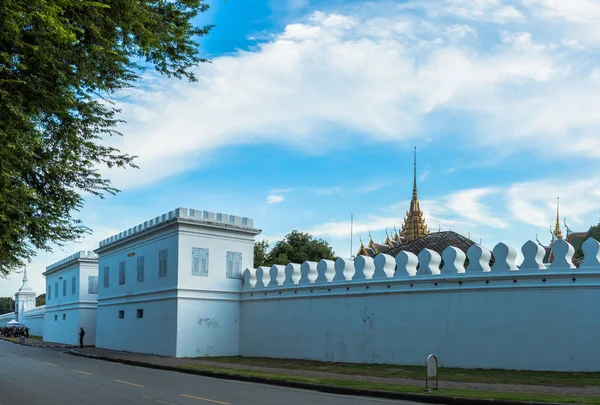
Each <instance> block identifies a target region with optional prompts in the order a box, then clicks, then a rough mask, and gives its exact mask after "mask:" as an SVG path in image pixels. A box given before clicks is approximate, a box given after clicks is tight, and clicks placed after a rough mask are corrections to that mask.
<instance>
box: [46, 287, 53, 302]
mask: <svg viewBox="0 0 600 405" xmlns="http://www.w3.org/2000/svg"><path fill="white" fill-rule="evenodd" d="M47 298H48V301H50V298H52V286H51V285H49V286H48V297H47Z"/></svg>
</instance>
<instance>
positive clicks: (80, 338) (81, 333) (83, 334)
mask: <svg viewBox="0 0 600 405" xmlns="http://www.w3.org/2000/svg"><path fill="white" fill-rule="evenodd" d="M84 336H85V331H84V330H83V328H79V347H83V337H84Z"/></svg>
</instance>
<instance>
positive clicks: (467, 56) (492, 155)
mask: <svg viewBox="0 0 600 405" xmlns="http://www.w3.org/2000/svg"><path fill="white" fill-rule="evenodd" d="M198 22H199V23H200V24H205V23H213V24H216V27H215V28H214V31H213V32H212V33H211V34H210V36H208V37H206V38H205V39H203V40H202V43H201V46H202V47H201V52H202V55H203V56H205V57H208V58H210V59H211V60H212V62H213V63H212V64H203V65H202V66H200V67H198V68H197V69H196V73H197V75H198V77H199V81H198V82H197V83H188V82H184V81H175V80H167V79H166V78H163V77H157V76H155V75H153V74H151V73H149V74H147V75H146V76H145V77H144V81H143V82H142V83H141V84H140V87H139V88H138V89H136V90H134V91H130V92H128V93H127V97H124V98H123V99H122V101H120V104H121V105H120V106H121V107H122V108H123V118H124V119H126V120H127V121H128V123H127V124H125V125H123V126H122V127H121V131H122V132H123V133H124V134H125V136H124V138H123V139H122V140H119V141H118V145H119V146H120V147H121V148H122V149H123V150H125V151H127V152H129V153H132V154H135V155H138V156H139V159H138V164H139V166H140V167H141V168H140V169H139V170H126V171H120V170H112V171H107V172H106V173H107V175H108V176H109V177H110V178H111V179H112V180H113V182H114V185H115V186H117V187H119V188H121V189H122V190H123V191H122V193H120V194H119V195H117V196H115V197H109V198H107V199H106V200H99V199H94V198H89V199H88V200H87V204H86V208H85V210H84V211H82V212H81V216H80V217H81V219H83V220H84V222H85V223H86V224H87V225H88V226H90V227H91V228H92V229H93V230H94V234H93V235H92V236H89V237H87V238H86V239H85V240H83V241H81V243H78V244H71V245H69V246H68V247H66V248H64V249H62V250H61V249H56V250H55V251H54V252H53V253H50V254H49V253H43V254H39V256H38V257H37V258H35V259H34V261H33V262H32V263H31V264H30V265H29V266H28V271H29V273H30V277H29V278H30V283H31V284H32V286H33V287H34V289H36V290H37V291H38V292H39V293H42V292H43V291H44V290H45V288H44V280H43V277H42V276H41V273H42V272H43V271H44V267H45V266H47V265H49V264H51V263H53V262H55V261H57V260H60V259H61V258H63V257H64V256H67V255H69V254H71V253H73V252H75V251H77V250H82V249H83V250H87V249H94V248H95V247H97V243H98V241H99V240H101V239H103V238H105V237H108V236H110V235H112V234H115V233H118V232H120V231H121V230H124V229H126V228H128V227H131V226H134V225H136V224H138V223H140V222H143V221H145V220H148V219H149V218H152V217H155V216H157V215H159V214H162V213H164V212H167V211H169V210H171V209H174V208H176V207H189V208H198V209H204V210H210V211H218V212H223V213H228V214H235V215H241V216H247V217H251V218H254V220H255V224H256V225H257V226H258V227H259V228H260V229H262V230H263V231H262V236H261V237H263V238H267V239H268V240H269V241H275V240H277V239H278V238H280V237H281V236H283V235H285V234H286V233H288V232H289V231H291V230H293V229H298V230H302V231H307V232H310V233H312V234H313V235H315V236H318V237H321V238H323V239H325V240H327V241H328V242H329V243H330V244H331V245H332V246H333V247H334V250H335V251H336V253H338V254H339V255H341V256H348V255H349V254H350V216H351V214H352V213H354V214H355V223H354V230H355V234H354V249H355V250H356V248H357V246H358V243H359V242H358V241H359V234H362V238H363V239H368V235H367V234H368V232H369V230H371V232H372V235H373V237H374V239H375V240H377V241H380V240H381V239H382V238H384V237H385V228H386V227H388V228H390V229H391V228H392V227H393V226H394V225H396V226H400V225H401V223H402V220H403V217H404V213H405V210H406V209H407V207H408V201H409V199H410V195H411V187H412V148H413V147H414V146H416V147H417V149H418V161H419V166H418V178H419V193H420V198H421V200H422V205H421V206H422V208H423V209H424V211H425V215H426V219H427V224H428V226H429V228H430V229H431V230H438V229H442V230H448V229H451V230H453V231H457V232H460V233H462V234H463V235H465V236H469V235H470V236H471V238H472V239H473V240H476V241H480V240H481V241H482V243H483V244H484V245H486V246H488V247H489V248H492V247H493V246H494V245H495V244H496V243H497V242H499V241H503V242H506V243H509V244H512V245H514V246H516V247H518V248H519V247H520V246H521V245H522V244H523V243H524V242H525V241H527V240H528V239H535V237H536V234H539V236H540V239H541V240H542V241H543V242H545V243H547V241H548V240H549V238H550V235H549V230H548V229H549V226H550V225H552V224H553V222H554V220H555V218H554V216H555V204H556V197H557V196H560V197H561V221H562V217H567V222H568V223H569V225H570V227H571V228H572V229H573V230H587V229H588V228H589V226H590V225H593V224H596V223H597V222H598V216H599V214H600V136H599V135H600V134H598V131H599V128H600V64H599V63H598V62H599V61H600V2H598V1H596V0H569V1H562V0H520V1H516V0H515V1H503V0H436V1H430V0H415V1H403V2H400V1H389V2H386V1H349V0H343V1H338V0H253V1H252V2H248V1H240V0H237V1H236V0H229V1H223V0H212V2H211V9H210V10H209V11H208V12H207V13H205V14H204V15H203V16H202V17H201V18H200V19H199V20H198ZM20 279H21V276H20V275H13V276H12V278H10V279H9V280H0V296H6V295H12V294H13V293H14V292H15V290H16V289H17V288H18V286H19V285H20Z"/></svg>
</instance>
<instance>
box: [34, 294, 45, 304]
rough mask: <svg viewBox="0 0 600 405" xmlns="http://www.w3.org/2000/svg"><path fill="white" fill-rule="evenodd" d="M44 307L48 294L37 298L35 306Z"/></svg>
mask: <svg viewBox="0 0 600 405" xmlns="http://www.w3.org/2000/svg"><path fill="white" fill-rule="evenodd" d="M42 305H46V293H44V294H41V295H38V296H37V297H35V306H36V307H40V306H42Z"/></svg>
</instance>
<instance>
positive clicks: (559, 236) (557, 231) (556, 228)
mask: <svg viewBox="0 0 600 405" xmlns="http://www.w3.org/2000/svg"><path fill="white" fill-rule="evenodd" d="M559 206H560V199H559V197H556V224H555V225H554V231H553V232H552V233H553V234H554V236H556V238H557V239H562V238H563V234H562V230H561V229H560V220H559Z"/></svg>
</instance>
